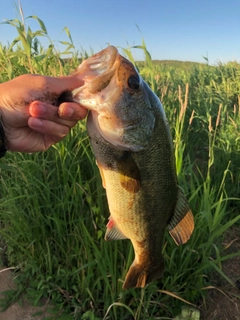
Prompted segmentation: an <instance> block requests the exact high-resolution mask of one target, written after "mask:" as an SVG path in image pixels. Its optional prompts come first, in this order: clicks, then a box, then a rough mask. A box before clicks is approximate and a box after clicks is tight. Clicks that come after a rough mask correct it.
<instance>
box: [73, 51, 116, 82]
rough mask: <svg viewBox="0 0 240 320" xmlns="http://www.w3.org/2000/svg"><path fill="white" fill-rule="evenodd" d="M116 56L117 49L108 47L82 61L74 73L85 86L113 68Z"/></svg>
mask: <svg viewBox="0 0 240 320" xmlns="http://www.w3.org/2000/svg"><path fill="white" fill-rule="evenodd" d="M117 54H118V51H117V49H116V48H115V47H112V46H109V47H107V48H106V49H104V50H102V51H100V52H98V53H96V54H95V55H93V56H92V57H91V58H90V59H87V60H84V61H83V62H82V63H81V64H80V65H79V67H78V68H77V69H76V71H75V72H74V73H75V74H80V75H81V78H82V79H83V80H84V82H85V84H87V83H89V82H90V81H92V80H93V79H94V78H95V77H97V76H98V75H101V74H103V73H104V72H106V71H107V70H109V69H110V68H111V67H112V66H113V64H114V62H115V60H116V57H117ZM84 74H86V76H84Z"/></svg>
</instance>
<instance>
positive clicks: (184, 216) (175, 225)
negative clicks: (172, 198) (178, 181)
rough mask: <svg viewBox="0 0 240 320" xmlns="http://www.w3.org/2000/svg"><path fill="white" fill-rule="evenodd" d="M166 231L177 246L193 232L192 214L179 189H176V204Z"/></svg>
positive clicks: (185, 240) (184, 241)
mask: <svg viewBox="0 0 240 320" xmlns="http://www.w3.org/2000/svg"><path fill="white" fill-rule="evenodd" d="M168 229H169V233H170V235H171V237H172V238H173V240H174V241H175V242H176V244H177V245H180V244H183V243H186V242H187V241H188V240H189V238H190V237H191V234H192V232H193V230H194V218H193V214H192V211H191V209H190V206H189V204H188V202H187V200H186V198H185V196H184V194H183V191H182V190H181V189H180V188H179V189H178V197H177V203H176V206H175V209H174V213H173V215H172V217H171V220H170V222H169V224H168Z"/></svg>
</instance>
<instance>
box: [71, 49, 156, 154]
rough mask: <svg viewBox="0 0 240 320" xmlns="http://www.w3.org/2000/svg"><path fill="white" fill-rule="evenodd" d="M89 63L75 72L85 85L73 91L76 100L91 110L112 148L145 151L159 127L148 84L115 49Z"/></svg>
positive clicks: (106, 50) (93, 58)
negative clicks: (153, 110) (148, 95)
mask: <svg viewBox="0 0 240 320" xmlns="http://www.w3.org/2000/svg"><path fill="white" fill-rule="evenodd" d="M88 60H89V61H88ZM88 60H86V61H84V62H83V63H82V65H80V66H79V68H78V69H77V70H76V72H75V73H76V74H78V73H79V76H80V77H81V78H82V79H83V80H84V83H85V84H84V85H83V86H82V87H80V88H78V89H75V90H73V92H72V96H73V100H74V101H76V102H78V103H80V104H81V105H82V106H83V107H85V108H87V109H89V110H90V112H91V113H92V117H91V120H90V121H92V122H93V123H94V126H95V127H96V128H97V130H98V131H99V132H100V134H101V135H102V137H103V138H104V139H105V140H106V141H108V142H109V143H110V144H112V145H114V146H116V147H119V148H121V149H123V150H131V151H135V152H137V151H141V150H143V149H144V148H145V147H146V146H147V145H148V142H149V138H150V136H151V134H152V131H153V128H154V124H155V117H154V115H153V113H152V108H151V103H150V101H149V100H148V99H147V92H146V84H145V83H144V81H143V80H142V79H141V77H140V76H139V75H138V72H137V70H136V69H135V67H134V66H133V65H132V64H131V63H130V62H129V61H128V60H126V59H125V58H124V57H122V56H121V55H120V54H119V53H118V51H117V49H116V48H115V47H108V48H106V49H105V50H103V51H101V52H100V53H99V54H98V55H96V56H93V57H92V58H90V59H88ZM136 100H138V101H139V103H138V101H136ZM143 102H144V105H143ZM138 105H139V108H136V107H135V106H138Z"/></svg>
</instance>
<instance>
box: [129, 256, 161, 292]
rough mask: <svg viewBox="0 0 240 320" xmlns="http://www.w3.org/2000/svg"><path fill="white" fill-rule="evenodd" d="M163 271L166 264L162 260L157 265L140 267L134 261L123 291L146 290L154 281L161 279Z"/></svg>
mask: <svg viewBox="0 0 240 320" xmlns="http://www.w3.org/2000/svg"><path fill="white" fill-rule="evenodd" d="M163 270H164V262H163V259H162V258H161V259H160V262H159V263H158V264H157V265H156V264H154V265H140V264H136V263H135V261H134V262H133V264H132V265H131V267H130V269H129V271H128V273H127V275H126V278H125V281H124V284H123V289H129V288H144V287H145V286H146V285H147V284H148V283H150V282H152V281H153V280H155V279H157V278H161V277H162V275H163Z"/></svg>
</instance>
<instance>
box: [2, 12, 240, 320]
mask: <svg viewBox="0 0 240 320" xmlns="http://www.w3.org/2000/svg"><path fill="white" fill-rule="evenodd" d="M30 19H35V20H37V21H38V22H39V30H36V31H32V30H31V29H30V28H28V29H25V26H24V24H23V23H22V22H21V21H20V20H11V21H8V22H7V23H9V28H11V27H14V28H16V30H17V32H18V37H17V38H16V39H14V40H13V41H12V43H10V44H9V45H7V46H3V45H1V44H0V82H4V81H7V80H9V79H12V78H14V77H16V76H18V75H20V74H23V73H39V74H45V75H54V76H55V75H65V74H69V73H70V72H71V71H73V70H74V69H75V68H76V67H77V65H78V64H79V57H80V59H83V58H87V57H88V53H87V52H85V51H82V52H78V51H77V50H76V49H75V47H74V44H73V42H72V39H71V34H70V32H69V30H68V29H67V28H66V29H65V31H66V33H67V35H68V37H69V42H64V43H63V44H64V45H65V47H66V49H65V50H64V52H62V53H69V56H70V57H71V58H69V59H68V60H63V59H61V56H62V53H60V52H57V51H56V49H55V47H54V44H53V43H52V42H51V39H49V37H48V34H47V29H46V27H45V25H44V23H43V22H42V21H41V20H40V19H39V18H38V17H35V16H33V17H31V18H30ZM30 19H29V21H28V23H30V24H31V20H30ZM0 28H1V26H0ZM41 37H46V38H48V40H49V46H48V47H47V48H43V46H42V45H41ZM138 48H139V50H143V51H144V53H145V61H143V62H141V63H139V62H136V66H137V67H138V68H139V72H140V74H141V75H142V77H143V78H144V79H145V80H146V81H147V82H148V84H149V85H150V87H151V88H152V90H153V91H155V93H156V94H157V95H158V96H159V98H160V100H161V101H162V103H163V105H164V108H165V111H166V114H167V117H168V119H169V123H170V127H171V131H172V134H173V138H174V145H175V156H176V165H177V173H178V177H179V184H180V185H181V186H182V187H183V189H184V191H185V193H186V195H187V198H188V200H189V203H190V205H191V208H192V211H193V213H194V216H195V225H196V227H195V231H194V233H193V236H192V238H191V239H190V241H189V242H188V243H187V244H186V245H183V246H180V247H177V246H176V245H175V243H174V242H173V240H172V239H171V238H170V237H169V235H168V234H167V233H166V235H165V242H164V247H163V254H164V259H165V273H164V277H163V278H162V279H161V280H159V281H156V282H154V283H152V284H151V285H149V286H147V288H145V289H131V290H128V291H123V290H122V288H121V287H122V283H123V279H124V277H125V275H126V272H127V270H128V268H129V266H130V264H131V262H132V260H133V255H134V253H133V249H132V247H131V244H130V242H129V241H116V242H110V243H108V242H105V241H104V233H105V229H106V227H105V225H106V222H107V218H108V215H109V213H108V208H107V204H106V198H105V194H104V190H103V188H102V184H101V180H100V177H99V173H98V169H97V167H96V165H95V160H94V157H93V154H92V152H91V148H90V145H89V140H88V136H87V133H86V128H85V121H82V122H80V123H79V124H78V125H77V126H76V127H75V128H74V129H73V130H72V131H71V133H70V135H69V136H68V137H66V138H65V140H64V141H63V142H61V143H59V144H58V145H56V146H53V147H52V148H50V149H49V150H48V151H46V152H44V153H39V154H31V155H29V154H20V153H19V154H18V153H7V155H6V157H5V158H4V159H2V160H1V162H0V181H1V182H0V197H1V198H0V223H1V224H0V226H1V229H0V243H1V248H0V249H1V251H2V254H1V256H2V260H4V262H5V263H7V264H8V266H15V267H16V281H17V283H18V290H17V291H12V292H9V293H8V301H5V305H6V304H7V303H8V302H9V303H10V302H11V301H12V300H14V299H17V298H18V297H19V295H20V294H21V293H22V292H25V293H27V295H28V297H30V298H31V299H32V301H33V303H34V304H37V303H38V301H39V300H40V299H41V298H42V297H45V298H47V299H51V301H52V302H53V303H54V305H55V309H54V310H53V318H54V317H55V318H56V319H66V320H67V319H85V320H87V319H89V320H97V319H116V320H117V319H118V320H119V319H121V320H124V319H135V320H138V319H139V320H141V319H172V318H173V317H174V316H176V315H177V314H178V313H179V312H180V310H181V307H182V306H183V305H185V304H192V305H198V304H199V303H200V301H201V303H202V302H203V301H204V300H205V299H206V298H207V291H208V290H207V289H208V288H210V286H211V284H212V283H211V275H212V274H213V273H217V274H218V275H219V276H220V277H223V278H226V280H227V281H229V282H230V283H231V284H232V282H231V280H230V279H228V278H227V277H226V275H225V274H224V273H223V271H222V263H223V262H224V261H225V260H227V259H230V258H231V257H233V256H234V255H240V253H233V254H231V255H228V254H226V253H225V247H224V246H223V245H222V243H223V238H224V234H225V233H226V231H228V230H229V229H231V227H232V226H233V225H235V226H239V221H240V161H239V159H240V133H239V132H240V66H239V65H238V64H237V63H228V64H221V63H219V64H218V65H217V66H214V67H213V66H210V65H208V63H207V61H206V64H187V65H182V66H179V64H178V65H177V66H176V64H172V65H171V63H160V62H158V63H156V62H154V61H152V60H151V57H150V55H149V53H148V51H147V49H146V45H145V43H144V41H143V43H142V44H141V45H140V46H139V47H138ZM120 51H121V49H120ZM122 53H123V54H124V55H125V56H126V57H128V58H129V59H130V60H131V61H133V62H134V60H133V58H132V53H131V49H130V48H125V49H122ZM89 54H90V53H89ZM238 276H239V275H238Z"/></svg>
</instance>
